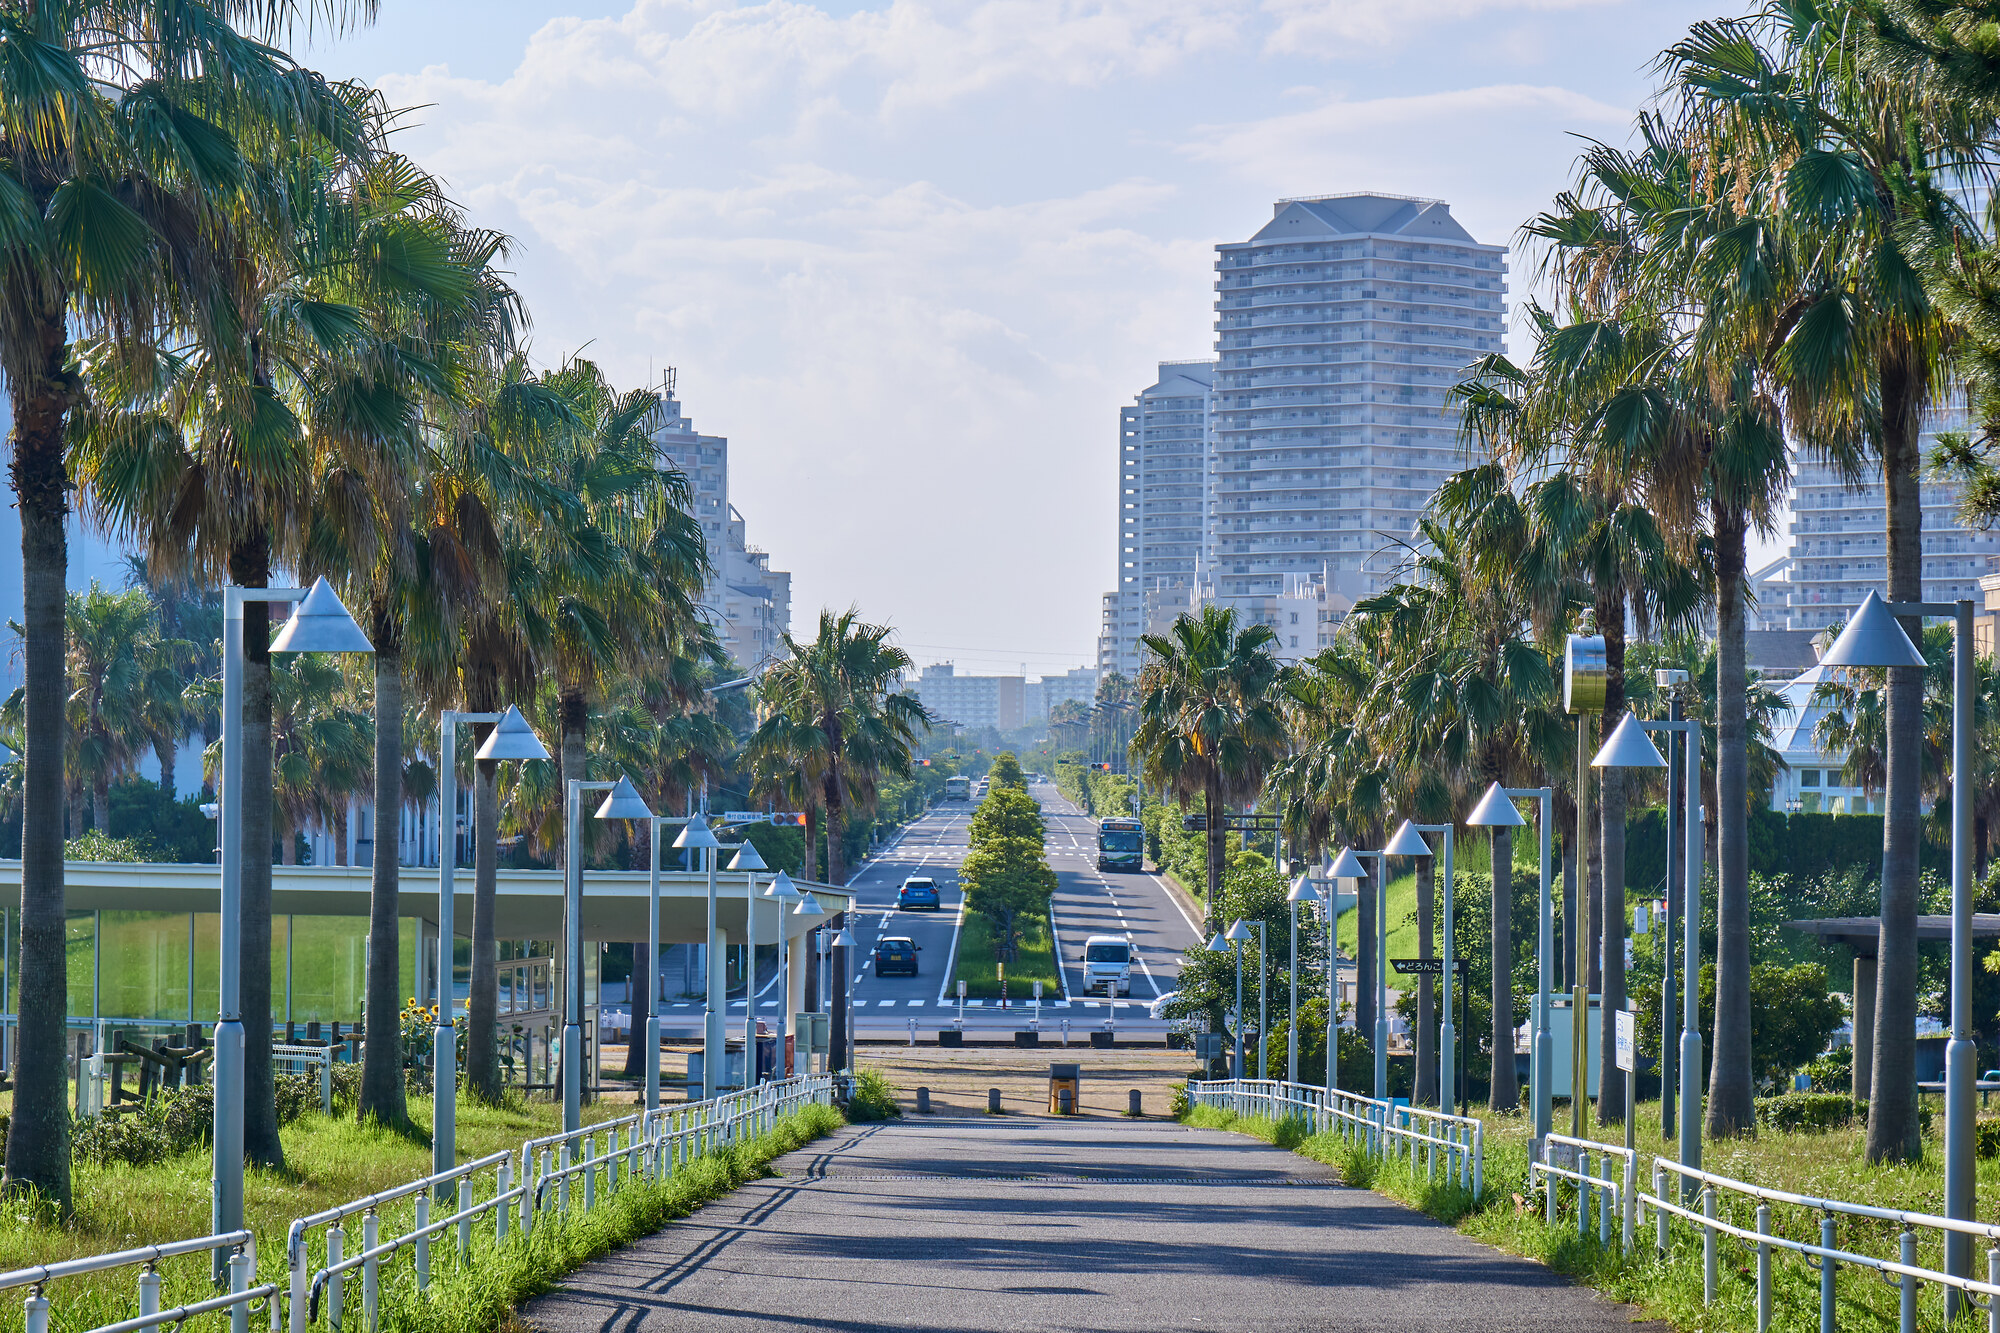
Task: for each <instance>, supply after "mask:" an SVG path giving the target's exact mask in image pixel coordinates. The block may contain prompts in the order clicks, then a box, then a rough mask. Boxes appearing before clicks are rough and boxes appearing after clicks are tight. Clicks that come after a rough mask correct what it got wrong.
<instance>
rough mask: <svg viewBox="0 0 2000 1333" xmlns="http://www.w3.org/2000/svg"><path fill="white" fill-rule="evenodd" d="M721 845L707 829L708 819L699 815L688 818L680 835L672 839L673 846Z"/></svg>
mask: <svg viewBox="0 0 2000 1333" xmlns="http://www.w3.org/2000/svg"><path fill="white" fill-rule="evenodd" d="M721 845H722V844H721V843H719V842H717V841H716V840H715V835H714V834H713V833H710V832H709V831H708V820H706V819H704V818H703V817H702V816H700V815H696V816H695V817H694V818H693V819H690V820H689V821H688V822H687V824H686V825H685V826H684V827H683V828H682V829H681V831H680V836H679V837H677V838H675V839H674V846H676V847H680V848H683V849H685V848H688V847H693V848H696V849H704V848H712V847H720V846H721Z"/></svg>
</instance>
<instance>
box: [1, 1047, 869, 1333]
mask: <svg viewBox="0 0 2000 1333" xmlns="http://www.w3.org/2000/svg"><path fill="white" fill-rule="evenodd" d="M832 1100H833V1079H832V1077H831V1076H829V1075H826V1074H818V1075H803V1076H800V1077H796V1078H789V1079H784V1080H781V1081H779V1082H775V1083H764V1084H759V1085H758V1086H756V1087H753V1088H747V1089H745V1090H743V1091H741V1092H733V1093H730V1094H728V1095H726V1096H723V1097H717V1098H714V1099H712V1100H709V1101H705V1102H695V1103H689V1104H682V1105H678V1106H673V1107H661V1108H660V1109H659V1110H657V1111H653V1112H649V1113H641V1114H637V1115H630V1116H625V1117H623V1118H622V1119H618V1120H609V1121H604V1122H601V1123H599V1124H595V1125H590V1126H588V1127H586V1128H584V1129H580V1130H577V1131H575V1132H574V1133H568V1134H553V1135H547V1136H544V1137H541V1138H536V1139H530V1140H528V1141H527V1142H526V1143H524V1144H522V1145H521V1146H520V1147H519V1148H518V1149H514V1150H509V1151H504V1152H497V1153H492V1154H489V1155H488V1156H485V1157H481V1158H479V1159H478V1160H476V1161H471V1162H466V1163H463V1164H461V1165H459V1166H456V1167H453V1168H452V1169H451V1170H449V1171H442V1172H438V1173H436V1174H433V1175H428V1176H423V1177H420V1178H418V1179H416V1180H412V1181H410V1182H408V1183H407V1184H404V1185H399V1186H397V1187H396V1188H394V1189H389V1190H383V1191H380V1192H378V1193H375V1194H371V1195H368V1196H367V1197H366V1198H361V1199H355V1200H352V1201H350V1202H348V1203H343V1204H337V1205H335V1206H334V1207H331V1208H326V1209H322V1210H321V1211H319V1212H317V1213H313V1214H312V1215H310V1216H308V1217H301V1218H299V1219H297V1220H296V1221H294V1222H293V1223H292V1224H291V1226H290V1228H289V1229H288V1230H287V1232H286V1236H285V1257H284V1274H283V1276H284V1281H283V1282H271V1283H265V1284H263V1285H261V1286H252V1285H250V1283H251V1279H252V1277H253V1276H254V1275H255V1273H256V1266H257V1265H256V1250H255V1242H254V1240H253V1238H252V1235H251V1233H250V1232H248V1231H237V1232H231V1233H229V1234H228V1235H221V1236H203V1237H199V1238H197V1239H194V1240H185V1241H175V1242H173V1243H171V1244H167V1245H153V1246H146V1247H144V1248H141V1249H136V1250H123V1251H120V1252H119V1253H117V1254H106V1255H99V1256H94V1257H91V1258H87V1259H72V1260H68V1261H66V1262H63V1263H57V1264H48V1265H44V1266H41V1267H36V1268H24V1269H21V1270H20V1271H18V1272H14V1273H6V1274H0V1290H5V1289H8V1288H14V1287H27V1288H29V1292H28V1297H27V1305H26V1308H27V1333H48V1329H49V1318H50V1314H49V1306H50V1302H49V1299H48V1296H47V1294H46V1291H45V1288H46V1287H47V1286H48V1284H49V1283H52V1282H55V1281H57V1280H59V1279H61V1278H65V1277H75V1276H79V1275H81V1274H86V1273H96V1272H102V1271H105V1270H107V1269H114V1268H122V1267H126V1266H129V1265H135V1264H143V1265H145V1268H144V1271H143V1272H142V1273H141V1275H140V1277H139V1314H138V1315H137V1317H135V1318H131V1319H125V1320H122V1321H120V1322H117V1323H112V1324H105V1325H102V1326H100V1327H98V1328H96V1329H94V1330H92V1333H139V1330H143V1329H156V1328H163V1327H167V1326H169V1325H176V1326H178V1325H182V1324H183V1321H185V1320H188V1319H191V1318H193V1317H195V1316H197V1315H201V1314H207V1313H210V1312H213V1311H220V1310H226V1311H228V1312H229V1317H230V1330H231V1333H248V1328H249V1319H250V1316H252V1315H253V1314H265V1315H268V1322H269V1327H270V1329H271V1333H279V1331H280V1330H287V1331H288V1333H308V1330H309V1329H311V1328H312V1327H313V1326H314V1325H315V1324H323V1325H324V1326H325V1327H327V1328H328V1329H331V1330H340V1329H342V1328H345V1327H347V1326H348V1325H347V1319H348V1316H349V1307H350V1305H352V1304H353V1303H354V1301H355V1299H356V1293H355V1292H354V1290H353V1289H352V1284H351V1282H350V1279H352V1278H356V1277H358V1280H359V1296H358V1299H359V1304H360V1312H359V1313H360V1328H361V1330H362V1333H374V1330H375V1329H376V1328H377V1327H378V1322H377V1321H378V1316H379V1312H380V1303H381V1292H382V1288H383V1284H384V1283H385V1282H386V1281H387V1280H389V1278H390V1276H391V1275H390V1273H389V1272H388V1267H389V1265H390V1264H392V1263H396V1262H398V1261H399V1259H400V1258H401V1257H402V1256H405V1255H407V1256H408V1258H409V1263H410V1272H411V1275H412V1277H413V1280H414V1282H415V1285H416V1288H417V1290H418V1291H423V1290H425V1289H427V1288H428V1287H429V1286H430V1283H431V1268H432V1258H433V1247H434V1246H436V1245H442V1246H443V1247H444V1248H445V1249H446V1251H447V1252H448V1254H449V1256H450V1260H451V1262H452V1263H454V1264H457V1265H469V1264H476V1262H477V1259H478V1254H479V1248H478V1246H476V1245H475V1235H476V1231H475V1228H477V1227H487V1228H490V1230H491V1234H492V1239H493V1244H494V1245H495V1246H496V1247H497V1246H504V1245H508V1244H510V1243H516V1244H518V1243H524V1242H525V1241H526V1239H527V1237H528V1236H529V1235H530V1234H531V1233H532V1231H533V1228H534V1226H535V1225H536V1222H537V1220H538V1219H539V1218H540V1217H542V1216H543V1215H548V1214H568V1213H570V1212H571V1210H572V1207H573V1206H574V1205H576V1204H577V1203H578V1201H579V1199H580V1206H581V1208H582V1209H584V1210H588V1209H591V1208H594V1207H596V1206H597V1205H598V1204H599V1203H601V1202H603V1201H605V1200H608V1199H609V1198H610V1197H611V1196H612V1195H613V1194H615V1193H616V1192H617V1190H618V1188H619V1186H620V1184H621V1182H629V1181H633V1180H647V1181H656V1180H662V1179H665V1178H666V1177H667V1176H669V1175H671V1174H672V1173H673V1172H674V1171H676V1170H678V1169H679V1168H680V1167H682V1166H684V1165H686V1164H687V1163H689V1162H691V1161H693V1160H695V1159H696V1158H698V1157H700V1156H701V1155H702V1154H704V1153H708V1152H715V1151H720V1150H722V1149H726V1148H729V1147H732V1146H734V1145H736V1144H738V1143H741V1142H744V1141H746V1140H748V1139H752V1138H755V1137H756V1136H757V1135H759V1134H762V1133H764V1132H765V1131H767V1130H769V1129H770V1128H772V1127H773V1126H774V1125H775V1124H776V1123H777V1121H778V1119H779V1117H781V1116H783V1115H785V1114H788V1113H789V1112H791V1111H794V1110H796V1109H798V1108H800V1107H802V1106H806V1105H813V1104H818V1105H826V1104H828V1103H830V1102H831V1101H832ZM600 1179H601V1181H602V1188H601V1189H600V1188H599V1182H600ZM573 1183H574V1184H576V1185H577V1186H578V1188H572V1185H573ZM406 1203H407V1205H408V1206H407V1209H405V1208H404V1207H403V1206H402V1205H404V1204H406ZM391 1205H395V1207H394V1208H391V1207H390V1206H391ZM357 1218H358V1219H359V1221H360V1227H361V1236H360V1240H359V1247H358V1248H354V1249H350V1247H349V1237H348V1234H347V1232H348V1228H349V1226H350V1224H351V1223H352V1222H353V1221H354V1220H355V1219H357ZM200 1253H207V1254H210V1255H211V1256H215V1255H218V1254H223V1255H226V1259H224V1260H223V1261H222V1262H223V1264H224V1266H225V1267H226V1269H227V1273H228V1278H229V1286H228V1291H227V1292H226V1293H224V1294H222V1295H218V1296H216V1297H214V1298H213V1299H210V1300H205V1301H201V1302H198V1303H195V1304H190V1305H183V1306H179V1307H176V1308H175V1309H171V1310H164V1311H163V1310H161V1309H160V1308H159V1295H160V1275H159V1271H158V1264H159V1262H160V1260H162V1259H166V1258H171V1257H174V1256H177V1255H190V1254H200ZM212 1261H213V1260H212ZM260 1302H261V1303H262V1304H260ZM68 1326H69V1321H65V1323H64V1327H68Z"/></svg>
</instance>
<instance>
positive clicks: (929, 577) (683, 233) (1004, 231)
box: [294, 0, 1777, 675]
mask: <svg viewBox="0 0 2000 1333" xmlns="http://www.w3.org/2000/svg"><path fill="white" fill-rule="evenodd" d="M1725 12H1740V11H1738V10H1734V9H1732V8H1731V6H1730V5H1729V4H1728V0H1699V2H1698V3H1692V4H1690V3H1683V0H889V2H888V3H853V2H847V0H824V3H820V4H811V3H793V2H791V0H771V3H764V4H736V3H729V2H728V0H556V2H555V3H549V4H530V3H523V2H522V0H382V5H381V13H380V16H379V18H378V20H377V21H376V22H375V23H374V24H373V25H372V26H371V27H369V28H366V29H361V30H359V31H354V32H350V33H346V34H322V35H320V36H319V37H317V38H315V39H312V40H301V41H298V42H296V43H295V44H294V49H295V52H296V53H297V54H298V55H299V56H300V58H301V59H302V60H304V61H305V62H306V63H308V64H311V65H312V66H314V67H315V68H317V69H319V70H321V71H322V72H324V73H326V74H328V75H331V76H337V77H345V78H358V79H361V80H364V81H366V82H368V83H370V84H373V85H375V86H376V87H378V88H380V89H381V91H382V92H383V94H384V95H385V96H386V98H387V99H388V101H389V103H390V104H391V105H392V106H395V107H398V108H407V111H406V112H405V114H404V116H403V118H402V125H403V128H402V130H401V131H400V136H399V146H400V147H401V148H402V149H403V150H404V151H406V152H408V153H410V154H411V155H413V156H414V157H416V158H417V159H418V160H419V161H421V162H422V163H423V164H424V165H425V166H427V167H428V168H430V169H431V170H432V171H434V172H436V173H437V174H439V175H440V176H441V177H443V179H444V180H445V182H446V183H447V185H448V186H449V188H450V190H451V192H452V194H453V196H454V197H455V198H456V199H457V200H459V201H460V202H461V203H462V204H463V205H464V206H465V208H466V209H467V210H468V212H469V214H470V217H471V219H472V220H473V221H474V222H475V223H477V224H479V225H482V226H487V227H493V228H498V229H500V230H502V231H504V232H506V233H508V234H509V235H510V236H512V237H513V238H514V245H513V248H512V250H511V252H510V258H509V260H508V264H509V266H510V267H511V268H512V270H513V272H514V274H515V281H516V283H517V285H518V286H519V287H520V289H521V290H522V291H523V293H524V294H525V296H526V298H527V302H528V305H529V308H530V310H531V311H532V314H533V320H534V325H533V330H532V339H533V349H532V350H533V355H534V357H535V359H536V360H538V361H540V362H543V363H549V364H554V363H559V362H560V361H561V360H563V359H564V358H565V357H567V356H569V355H572V354H575V353H578V352H581V353H582V354H583V355H586V356H589V357H592V358H594V359H596V360H597V361H599V362H600V363H601V364H602V365H603V366H604V367H605V369H606V371H607V372H608V373H609V374H610V375H611V377H612V378H613V380H614V382H616V383H618V384H620V385H621V386H636V385H640V384H645V383H655V382H657V378H658V376H659V374H660V372H661V370H662V369H663V368H664V367H667V366H673V367H676V368H677V372H678V385H679V398H680V400H681V402H682V404H683V406H684V408H685V409H686V411H687V412H688V414H689V415H690V416H691V417H693V419H694V421H695V423H696V425H697V427H698V428H699V429H701V430H703V431H706V432H709V433H712V434H720V435H727V436H728V437H729V439H730V457H731V475H730V498H731V500H732V502H733V503H734V504H735V505H736V507H737V508H738V509H740V510H741V511H742V512H743V514H744V516H745V518H746V520H747V522H748V531H749V539H750V541H751V542H752V544H754V545H758V546H761V547H763V548H764V549H765V550H767V551H769V552H770V553H771V563H772V565H773V567H775V568H779V569H787V570H790V571H791V573H792V593H793V626H794V629H795V630H797V631H800V632H804V633H808V634H809V633H810V631H811V627H812V624H813V622H814V619H815V617H816V616H817V614H818V612H819V610H820V609H821V608H822V607H831V608H835V609H840V608H844V607H847V606H849V605H854V606H858V607H859V608H860V610H861V613H862V615H863V616H864V617H865V618H866V619H869V620H875V621H884V622H887V623H889V624H892V625H894V626H895V627H896V628H897V630H898V633H899V639H900V642H901V643H902V644H903V645H904V646H905V647H906V648H908V649H909V650H910V652H911V654H912V656H914V657H915V658H916V659H917V660H918V661H919V662H931V661H943V660H954V661H956V662H957V663H958V665H959V669H960V670H962V671H974V672H980V673H987V672H1000V671H1014V670H1018V669H1020V668H1021V667H1022V666H1025V667H1026V668H1027V671H1028V674H1030V675H1038V674H1041V673H1042V672H1043V671H1045V670H1046V671H1061V670H1064V669H1066V668H1068V667H1071V666H1077V665H1085V664H1088V663H1090V662H1091V661H1092V660H1093V659H1094V656H1095V640H1096V632H1097V621H1098V614H1099V606H1100V599H1101V597H1102V595H1103V593H1104V591H1105V590H1106V589H1108V588H1110V587H1111V586H1112V579H1113V572H1114V560H1115V558H1116V557H1115V546H1116V527H1115V524H1116V516H1117V509H1116V504H1117V499H1116V477H1115V472H1116V446H1117V438H1118V437H1117V425H1118V409H1119V407H1120V406H1121V405H1123V404H1126V403H1129V402H1130V401H1131V399H1132V397H1133V395H1135V394H1136V393H1138V392H1139V391H1140V390H1141V389H1143V388H1145V387H1146V386H1147V385H1148V384H1150V383H1151V382H1152V381H1153V379H1154V369H1155V365H1156V363H1157V362H1159V361H1162V360H1181V359H1188V358H1197V357H1206V356H1209V355H1211V353H1212V351H1213V345H1214V337H1215V335H1214V331H1213V323H1214V311H1213V302H1214V292H1213V289H1212V288H1213V283H1214V272H1213V267H1212V266H1213V262H1214V247H1215V245H1216V244H1218V243H1220V242H1224V241H1240V240H1244V239H1247V238H1248V237H1249V236H1250V235H1251V234H1252V233H1254V232H1255V231H1256V230H1257V229H1258V228H1259V227H1260V226H1262V225H1263V223H1264V222H1265V221H1266V220H1268V219H1269V217H1270V216H1271V207H1272V203H1273V201H1275V200H1277V199H1280V198H1285V197H1290V196H1299V195H1315V194H1335V193H1344V192H1349V191H1359V190H1373V191H1385V192H1388V193H1392V194H1403V195H1414V196H1419V197H1423V198H1434V199H1443V200H1445V201H1447V202H1448V203H1449V204H1450V205H1451V208H1452V212H1453V214H1454V216H1456V217H1457V218H1458V219H1459V220H1460V222H1461V223H1463V224H1464V225H1465V226H1466V228H1467V229H1468V230H1470V231H1471V233H1472V234H1473V235H1474V236H1475V237H1477V238H1478V239H1479V240H1481V241H1485V242H1490V243H1498V244H1512V243H1514V242H1515V241H1516V239H1517V237H1516V231H1517V229H1518V228H1519V227H1520V225H1521V224H1522V223H1523V222H1524V221H1525V220H1526V219H1527V218H1529V217H1530V216H1532V215H1533V214H1534V213H1535V212H1536V211H1537V210H1538V209H1540V208H1542V207H1544V206H1546V204H1547V203H1548V201H1549V200H1550V199H1551V198H1552V196H1553V195H1554V194H1555V192H1556V191H1558V190H1560V189H1562V188H1563V187H1564V186H1565V184H1566V183H1567V182H1568V180H1569V177H1570V174H1571V168H1572V164H1573V162H1574V159H1575V156H1576V153H1577V151H1578V149H1579V148H1580V147H1581V146H1582V145H1581V139H1585V138H1599V139H1607V140H1611V141H1616V142H1622V141H1624V139H1625V138H1626V135H1627V132H1628V130H1629V127H1630V124H1631V121H1632V116H1633V113H1634V112H1635V110H1637V109H1638V108H1639V107H1640V106H1642V105H1643V104H1644V102H1645V101H1646V99H1647V98H1648V97H1649V95H1650V94H1651V93H1652V91H1653V90H1654V87H1655V82H1656V75H1655V73H1654V71H1653V70H1652V68H1651V65H1652V62H1653V61H1654V59H1655V58H1656V57H1657V55H1658V53H1659V51H1660V50H1661V49H1662V48H1663V47H1664V46H1666V45H1667V44H1668V43H1669V42H1671V41H1672V40H1674V38H1675V37H1677V36H1678V35H1680V34H1681V33H1683V32H1685V31H1686V29H1687V27H1688V25H1689V24H1690V23H1691V22H1693V21H1695V20H1698V19H1701V18H1707V17H1714V16H1716V15H1718V14H1721V13H1725ZM1512 264H1513V270H1514V276H1513V279H1512V282H1511V288H1512V289H1511V291H1510V303H1511V301H1512V300H1513V298H1514V297H1515V296H1517V295H1519V294H1520V293H1521V292H1522V291H1523V286H1522V284H1523V283H1524V282H1525V281H1526V280H1527V277H1528V276H1529V274H1530V271H1531V269H1532V264H1533V256H1532V255H1516V256H1514V258H1513V261H1512ZM1515 326H1516V329H1517V330H1518V327H1519V321H1518V320H1516V321H1515ZM1510 346H1512V347H1514V348H1517V349H1518V348H1519V347H1520V346H1521V339H1520V336H1519V334H1518V332H1516V334H1515V335H1514V337H1513V338H1512V339H1511V340H1510ZM1776 549H1777V547H1776V544H1773V543H1767V544H1766V547H1765V548H1762V549H1760V552H1759V553H1760V554H1761V553H1762V551H1763V550H1771V551H1773V552H1775V550H1776Z"/></svg>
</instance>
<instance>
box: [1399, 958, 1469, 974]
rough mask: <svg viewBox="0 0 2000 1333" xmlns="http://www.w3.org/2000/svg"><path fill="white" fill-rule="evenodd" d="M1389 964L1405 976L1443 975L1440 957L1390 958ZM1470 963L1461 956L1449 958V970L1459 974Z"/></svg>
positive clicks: (1442, 963) (1442, 962)
mask: <svg viewBox="0 0 2000 1333" xmlns="http://www.w3.org/2000/svg"><path fill="white" fill-rule="evenodd" d="M1389 966H1390V967H1392V968H1394V969H1395V970H1396V971H1397V972H1400V973H1401V974H1402V975H1404V976H1406V977H1441V976H1443V975H1444V959H1442V958H1391V959H1390V960H1389ZM1471 968H1472V964H1471V963H1470V962H1468V961H1467V960H1466V959H1463V958H1454V959H1452V960H1451V970H1452V971H1454V972H1457V973H1459V974H1461V975H1463V974H1464V973H1466V972H1468V971H1470V970H1471Z"/></svg>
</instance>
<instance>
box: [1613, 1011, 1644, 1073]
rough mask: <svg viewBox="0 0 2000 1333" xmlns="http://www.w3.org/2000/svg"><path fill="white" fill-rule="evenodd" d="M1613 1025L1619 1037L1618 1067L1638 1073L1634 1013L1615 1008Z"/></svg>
mask: <svg viewBox="0 0 2000 1333" xmlns="http://www.w3.org/2000/svg"><path fill="white" fill-rule="evenodd" d="M1611 1019H1612V1026H1613V1029H1614V1030H1615V1032H1616V1035H1617V1038H1618V1067H1619V1068H1620V1069H1623V1070H1626V1071H1628V1072H1634V1073H1636V1072H1637V1071H1638V1068H1639V1061H1638V1054H1639V1052H1638V1047H1637V1043H1636V1041H1635V1040H1634V1037H1635V1034H1634V1032H1633V1023H1632V1014H1631V1011H1629V1010H1626V1009H1614V1010H1613V1011H1612V1013H1611Z"/></svg>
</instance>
